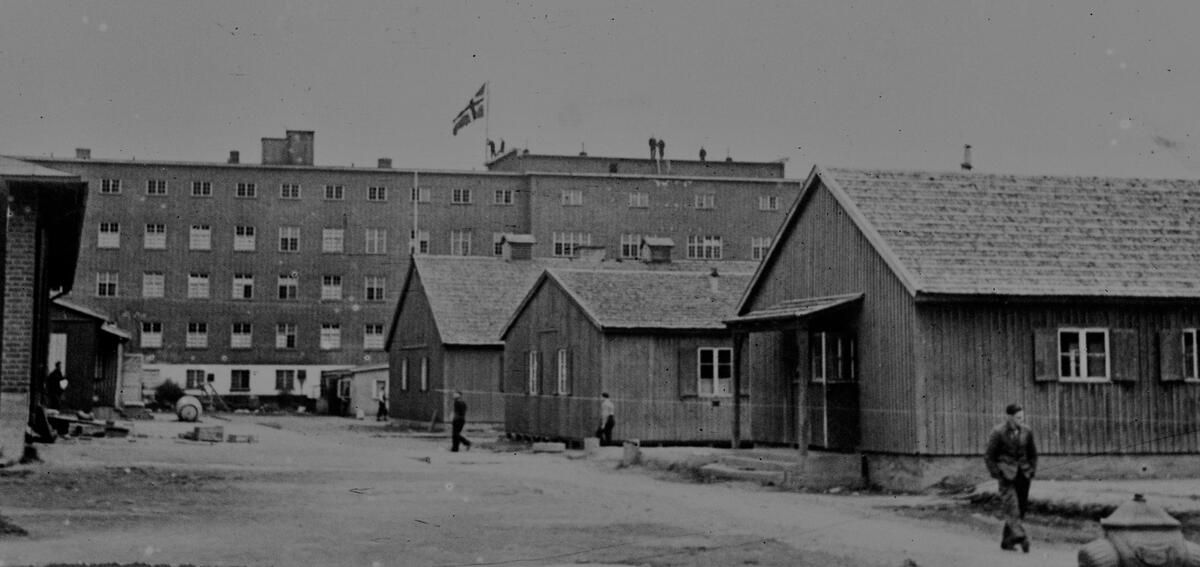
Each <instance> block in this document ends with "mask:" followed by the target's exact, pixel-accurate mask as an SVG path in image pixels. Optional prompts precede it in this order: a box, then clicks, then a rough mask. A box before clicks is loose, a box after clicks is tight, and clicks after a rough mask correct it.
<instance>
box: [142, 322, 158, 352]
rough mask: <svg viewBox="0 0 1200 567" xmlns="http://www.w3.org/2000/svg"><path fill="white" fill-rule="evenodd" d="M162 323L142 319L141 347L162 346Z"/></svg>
mask: <svg viewBox="0 0 1200 567" xmlns="http://www.w3.org/2000/svg"><path fill="white" fill-rule="evenodd" d="M162 329H163V327H162V323H161V322H158V321H142V343H141V344H142V348H162V345H163V335H162Z"/></svg>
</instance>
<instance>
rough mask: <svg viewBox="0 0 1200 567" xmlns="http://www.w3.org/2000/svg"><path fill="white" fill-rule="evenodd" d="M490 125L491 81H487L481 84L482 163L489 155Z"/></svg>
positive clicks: (489, 157) (485, 161)
mask: <svg viewBox="0 0 1200 567" xmlns="http://www.w3.org/2000/svg"><path fill="white" fill-rule="evenodd" d="M491 127H492V83H491V81H488V82H486V83H484V84H483V163H487V162H488V160H489V159H491V156H489V155H488V142H489V141H491V139H492V136H491V134H490V131H491Z"/></svg>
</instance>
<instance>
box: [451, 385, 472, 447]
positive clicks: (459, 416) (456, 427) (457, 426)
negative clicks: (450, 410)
mask: <svg viewBox="0 0 1200 567" xmlns="http://www.w3.org/2000/svg"><path fill="white" fill-rule="evenodd" d="M466 424H467V402H464V401H463V400H462V392H459V391H457V390H456V391H455V392H454V417H453V418H452V419H451V420H450V430H451V435H452V437H451V438H450V451H451V452H454V453H457V452H458V446H459V445H463V446H465V447H466V449H467V450H468V451H470V450H471V442H470V441H469V440H468V439H467V438H466V437H463V434H462V430H463V426H465V425H466Z"/></svg>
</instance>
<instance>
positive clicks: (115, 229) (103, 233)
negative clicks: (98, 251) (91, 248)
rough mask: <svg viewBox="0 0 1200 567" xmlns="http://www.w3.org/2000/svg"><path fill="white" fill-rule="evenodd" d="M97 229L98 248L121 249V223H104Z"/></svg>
mask: <svg viewBox="0 0 1200 567" xmlns="http://www.w3.org/2000/svg"><path fill="white" fill-rule="evenodd" d="M96 229H97V230H96V248H120V247H121V223H119V222H102V223H99V224H98V225H97V227H96Z"/></svg>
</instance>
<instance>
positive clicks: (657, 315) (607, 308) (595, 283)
mask: <svg viewBox="0 0 1200 567" xmlns="http://www.w3.org/2000/svg"><path fill="white" fill-rule="evenodd" d="M649 266H653V264H651V265H649ZM649 266H648V267H647V269H640V270H588V269H581V268H550V269H547V270H546V273H545V274H544V275H543V276H542V278H541V279H540V280H538V283H537V284H536V285H535V286H534V287H533V289H531V290H530V291H529V294H528V295H527V296H526V298H525V300H524V301H523V302H522V303H521V306H520V307H519V308H518V309H517V310H516V311H515V312H514V313H513V315H512V318H511V319H510V321H509V323H508V325H506V326H505V329H504V332H505V333H507V332H508V330H509V329H510V328H511V327H512V324H513V322H515V321H516V318H517V316H518V315H519V314H520V312H521V311H522V310H524V308H525V306H526V305H528V304H529V302H530V301H531V300H532V298H533V296H534V295H535V294H536V293H538V290H539V289H540V288H542V287H543V286H544V285H545V284H546V283H549V282H553V283H554V284H555V285H557V286H559V287H560V288H562V289H563V291H565V292H566V293H567V295H568V296H570V297H571V299H572V300H573V301H574V302H575V303H576V305H578V306H579V308H580V309H581V310H582V311H583V312H584V314H585V315H587V317H588V319H589V320H591V322H592V324H593V325H595V326H596V327H597V328H600V329H602V330H616V329H622V330H635V329H644V330H723V329H724V328H725V326H724V324H723V323H722V321H724V320H725V319H728V318H729V317H731V316H732V315H733V313H734V308H735V307H736V306H737V300H738V298H739V297H741V295H742V291H743V290H745V288H746V285H747V284H749V283H750V276H751V274H750V271H749V270H744V271H741V272H736V273H724V272H721V271H720V269H719V268H718V270H717V273H718V274H719V275H717V276H716V277H715V278H714V276H713V275H712V271H711V270H709V271H661V270H655V269H653V268H649ZM729 268H732V266H730V267H729ZM714 279H715V280H716V291H715V292H714V291H713V287H712V286H713V280H714Z"/></svg>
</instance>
